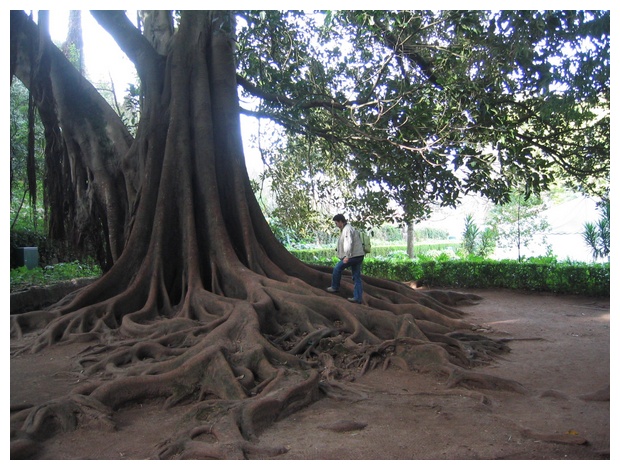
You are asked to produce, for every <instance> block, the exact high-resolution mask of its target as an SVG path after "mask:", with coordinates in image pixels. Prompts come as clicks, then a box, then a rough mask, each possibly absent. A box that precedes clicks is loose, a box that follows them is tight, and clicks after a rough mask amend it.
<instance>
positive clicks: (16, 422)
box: [11, 10, 609, 458]
mask: <svg viewBox="0 0 620 470" xmlns="http://www.w3.org/2000/svg"><path fill="white" fill-rule="evenodd" d="M92 14H93V16H94V17H95V18H96V20H97V21H98V23H99V24H100V25H101V26H102V27H103V28H104V29H105V30H106V31H108V32H109V33H110V34H111V35H112V37H113V38H114V39H115V41H116V42H117V43H118V44H119V46H120V47H121V49H122V50H123V51H124V52H125V53H126V54H127V56H128V57H129V59H130V60H131V61H132V62H133V63H134V64H135V66H136V70H137V73H138V76H139V78H140V92H141V97H140V120H139V123H138V126H137V129H136V131H135V135H134V134H133V133H132V132H130V130H129V128H128V125H127V123H125V122H124V120H123V119H122V118H121V117H119V115H118V114H117V113H116V112H115V110H114V108H113V107H112V106H110V104H109V103H107V102H106V100H105V99H104V98H103V97H102V96H101V94H100V93H98V92H97V90H96V89H95V88H94V87H93V86H92V84H90V83H89V82H88V81H87V80H86V79H85V78H84V77H83V76H82V75H81V74H80V73H79V71H78V70H77V69H76V68H75V66H74V65H72V63H71V62H70V61H69V60H67V58H66V57H65V56H64V55H63V53H62V52H61V51H60V50H59V49H58V48H57V47H55V46H54V45H53V44H52V42H51V40H50V37H49V31H48V29H47V26H46V25H47V18H48V15H47V14H46V13H45V12H40V13H39V21H38V23H35V22H34V21H33V20H32V18H30V17H28V15H26V14H25V13H24V12H23V11H11V79H13V77H17V78H19V80H21V81H22V82H23V83H24V85H25V86H26V87H27V88H28V90H29V91H30V93H31V96H32V101H33V103H34V104H35V106H36V107H37V110H38V112H39V115H40V118H41V123H42V126H43V129H44V136H45V140H46V147H45V157H46V162H47V181H48V182H49V184H50V186H49V188H48V189H47V194H48V195H49V199H48V200H49V201H50V205H51V214H52V217H50V221H51V226H50V231H51V232H52V233H55V234H56V235H57V236H60V235H66V234H68V233H76V234H78V235H79V236H81V237H86V236H88V237H91V238H92V239H93V240H95V241H99V242H100V244H101V246H102V247H103V248H104V251H105V261H106V262H107V263H108V269H107V270H106V272H105V274H104V275H103V276H101V278H99V279H97V280H96V281H95V282H93V283H92V284H90V285H89V286H87V287H84V288H82V289H79V290H77V291H75V292H74V293H72V294H70V295H68V296H67V297H65V298H64V299H62V300H61V301H59V302H57V303H55V304H54V305H51V306H49V307H47V308H45V309H43V310H36V311H32V312H24V313H20V314H16V315H12V316H11V336H12V338H13V341H15V343H12V346H13V344H15V348H14V353H15V354H28V353H32V352H38V351H40V350H42V349H44V348H50V347H54V346H55V345H56V344H57V343H59V342H85V343H87V345H88V347H86V348H85V349H84V350H83V351H82V352H81V353H80V354H79V357H78V358H77V364H76V370H75V371H74V372H75V373H76V374H79V376H80V381H79V383H78V384H76V388H75V389H73V390H71V391H70V393H68V394H67V395H66V396H63V397H60V398H58V399H55V400H51V401H49V402H45V403H40V404H36V405H33V406H31V407H27V408H25V409H20V410H17V411H16V412H15V413H14V414H12V416H11V420H12V429H15V432H14V433H12V435H11V436H12V442H11V449H12V456H15V457H17V456H22V457H23V456H32V455H33V454H34V453H36V451H37V450H38V449H39V448H40V443H41V442H42V441H45V439H48V438H50V436H51V435H53V434H54V433H56V432H63V431H67V430H71V429H75V428H76V427H78V426H83V425H95V426H101V427H103V428H105V429H113V428H114V413H115V411H116V410H118V409H119V408H120V407H123V406H132V405H135V404H136V403H141V402H142V401H144V400H148V401H150V402H156V403H157V404H158V406H161V407H173V406H177V405H179V404H185V405H187V408H186V410H187V411H188V413H187V415H186V416H183V417H180V418H179V423H178V424H179V427H178V433H177V434H175V435H174V436H164V437H163V438H162V439H163V442H161V443H159V446H158V447H157V449H158V450H157V457H160V458H244V457H247V456H249V455H250V456H269V455H274V454H278V453H282V452H285V451H286V449H283V448H281V447H278V448H263V447H261V446H260V442H259V434H260V431H261V430H262V429H263V428H264V427H265V426H268V425H269V424H270V423H272V422H273V421H275V420H277V419H279V418H281V417H283V416H286V415H288V414H290V413H293V412H295V411H296V410H298V409H300V408H301V407H303V406H306V405H307V404H308V403H310V402H312V401H314V400H317V399H319V398H320V397H321V396H324V395H325V394H340V396H342V397H345V398H346V397H351V395H350V394H349V393H351V387H347V383H348V382H350V381H352V380H354V379H355V378H356V377H357V376H359V374H363V373H365V372H366V371H368V370H369V369H371V368H372V367H376V366H377V365H379V364H383V365H384V366H386V367H387V366H389V365H390V364H398V365H399V367H402V368H403V369H405V370H409V371H414V372H432V373H435V374H438V375H442V376H444V377H446V378H447V379H448V380H447V383H448V384H449V386H451V387H459V386H472V387H477V388H495V389H502V390H508V391H513V392H523V391H524V387H523V386H522V385H521V384H519V383H516V382H514V381H512V380H510V379H508V378H500V377H494V376H489V375H487V374H482V373H478V372H476V371H474V370H473V368H474V367H475V366H477V365H480V364H485V363H488V362H489V361H492V360H493V359H494V357H495V356H496V355H497V354H501V353H505V352H507V350H508V348H507V346H506V345H505V344H504V343H503V342H501V341H496V340H492V339H489V338H487V337H485V336H483V335H480V334H478V332H479V330H480V328H479V327H478V326H477V325H475V324H472V323H471V322H469V321H467V320H466V319H464V314H463V312H461V311H460V310H459V309H458V308H457V304H458V303H459V302H462V301H468V302H471V301H476V300H479V298H478V297H477V296H473V295H467V294H459V293H454V292H443V291H435V290H426V289H425V290H423V291H422V290H416V289H412V288H411V287H408V286H406V285H404V284H402V283H398V282H394V281H388V280H383V279H376V278H372V277H368V276H365V277H364V278H363V281H364V298H363V303H362V304H352V303H350V302H347V300H346V297H347V296H350V295H351V292H352V289H353V285H352V282H351V279H350V277H347V278H344V279H343V283H342V285H341V290H340V292H339V293H338V294H331V293H328V292H327V291H326V290H325V289H326V287H327V286H329V284H330V280H331V275H330V273H331V268H330V267H322V266H311V265H308V264H305V263H302V262H301V261H299V260H298V259H296V258H295V257H294V256H293V255H292V254H290V253H289V252H288V251H287V250H286V249H285V248H284V247H283V246H282V244H281V243H280V242H279V241H278V240H277V238H276V237H275V236H274V234H273V232H272V231H271V229H270V227H269V225H268V224H267V222H266V220H265V217H264V216H263V214H262V212H261V210H260V206H259V204H258V202H257V200H256V198H255V196H254V193H253V189H252V185H251V183H250V179H249V176H248V174H247V170H246V168H245V162H244V154H243V143H242V139H241V129H240V123H239V115H240V112H241V111H240V97H239V90H238V88H239V87H241V89H242V90H243V91H242V93H241V94H242V97H241V100H242V101H243V99H244V98H245V96H246V94H247V93H251V94H252V95H253V96H256V97H259V98H260V105H259V106H258V108H257V110H251V111H248V112H252V113H253V114H254V115H260V116H269V117H270V118H271V119H274V120H276V121H277V122H280V123H282V124H284V125H286V126H287V127H288V128H290V129H291V130H292V131H295V132H297V133H301V134H302V135H304V134H305V135H307V136H310V135H312V136H314V137H316V142H317V144H316V145H317V147H318V149H319V151H320V152H322V153H325V154H326V155H329V156H330V158H332V159H333V165H335V166H342V167H344V168H349V169H352V171H351V173H350V174H351V178H352V180H353V182H354V184H355V192H354V193H352V194H354V195H355V196H354V197H355V199H356V200H360V201H374V200H380V198H381V197H383V196H381V195H382V194H389V197H391V198H394V199H395V200H396V201H397V202H398V203H399V204H401V205H402V206H403V207H404V208H405V209H406V210H407V211H408V212H409V213H410V214H413V215H415V214H418V213H419V212H420V210H421V209H420V208H421V207H422V208H423V207H424V204H425V202H426V201H428V200H435V199H440V200H442V201H444V202H445V203H451V202H452V201H456V199H457V198H458V195H459V194H460V193H461V192H463V191H478V192H483V193H485V194H487V195H489V196H491V197H495V198H499V199H501V197H502V194H503V193H504V192H505V191H506V190H507V189H508V188H509V187H510V185H511V184H512V183H513V182H515V181H517V180H525V181H526V183H529V186H528V187H529V188H530V190H531V191H535V190H536V189H537V188H538V187H542V186H544V184H546V182H547V181H549V180H550V178H551V176H552V171H551V168H553V167H554V166H553V165H552V164H551V160H553V159H556V160H557V161H559V162H565V163H566V164H567V166H566V167H562V168H563V171H564V170H568V169H570V165H568V163H571V161H570V157H574V158H575V159H577V161H580V159H582V158H584V157H583V154H582V153H581V152H582V151H583V150H584V149H585V148H587V149H589V150H590V154H588V155H589V156H591V157H592V169H593V170H594V169H597V170H600V169H603V170H604V167H605V165H606V164H607V166H608V155H607V160H605V157H604V155H603V154H602V153H597V152H598V151H599V150H600V148H599V147H600V146H599V144H600V142H598V140H596V139H595V137H596V135H595V134H596V133H597V132H602V133H604V129H605V122H607V123H608V122H609V114H608V112H607V114H605V112H604V108H605V106H604V105H605V103H606V102H607V103H608V99H607V101H605V99H606V98H605V97H607V98H608V96H609V86H608V82H605V80H608V75H607V78H606V76H605V73H606V70H608V67H607V68H606V67H602V70H601V71H600V73H599V69H597V68H596V67H593V68H592V70H594V71H595V72H596V73H594V72H592V73H590V77H594V78H593V79H590V80H587V81H584V82H583V83H581V82H579V83H577V82H575V84H573V85H572V86H570V87H566V88H565V89H559V88H558V87H559V86H560V85H561V80H560V79H561V78H562V77H564V72H562V71H565V70H569V71H570V72H571V73H572V72H574V71H573V70H572V68H570V67H568V66H567V67H560V68H559V69H558V70H555V69H554V68H553V67H551V66H549V67H546V65H544V64H550V62H549V60H550V58H552V56H554V54H557V50H556V48H557V46H558V45H559V44H565V41H563V40H560V37H563V36H566V37H568V38H573V39H575V40H576V41H577V42H576V43H575V44H576V45H575V46H574V47H575V51H580V49H579V48H578V47H577V46H579V47H581V46H583V47H585V45H584V44H582V43H581V40H583V41H585V39H586V38H589V41H587V42H591V43H592V44H594V45H595V46H593V47H594V49H596V50H597V51H599V52H600V51H601V50H602V51H603V52H602V54H603V55H604V50H605V44H607V51H608V19H609V15H608V13H605V12H599V13H596V12H595V13H581V12H576V13H570V12H569V13H567V12H542V13H541V12H500V13H495V14H492V15H491V14H488V13H485V12H439V13H431V12H422V13H420V12H396V13H388V12H381V13H379V12H344V13H331V14H323V15H321V18H322V23H321V24H319V23H316V19H317V18H316V17H315V18H314V19H313V18H312V17H311V16H309V15H306V14H303V13H301V12H248V13H244V14H241V13H238V14H233V13H232V12H231V11H207V10H204V11H203V10H201V11H181V12H177V13H176V14H173V12H171V11H165V12H154V11H143V12H141V14H140V18H142V23H141V24H140V25H139V27H136V26H135V25H134V24H133V23H132V22H131V21H129V19H128V18H127V16H126V15H125V14H124V12H121V11H107V10H106V11H93V12H92ZM539 19H540V21H539ZM237 21H239V23H238V22H237ZM442 21H443V23H441V22H442ZM491 21H493V22H494V24H495V25H496V26H494V28H491V29H490V30H492V31H494V34H492V35H491V36H492V37H493V38H495V42H496V43H497V44H495V45H494V46H493V47H490V48H489V49H484V48H478V45H479V43H482V42H483V41H482V38H483V37H485V32H484V29H480V28H481V25H487V26H488V25H490V24H491ZM243 22H245V23H243ZM438 23H440V24H442V26H441V27H436V25H437V24H438ZM237 25H239V26H240V27H241V28H240V30H238V28H237ZM601 25H602V26H601ZM596 26H598V28H599V29H597V28H596ZM541 28H542V29H541ZM582 28H583V30H582ZM566 31H568V33H567V32H566ZM593 31H596V32H598V33H599V34H594V33H593ZM606 31H607V32H606ZM310 32H318V33H320V34H318V35H310V34H309V33H310ZM340 32H347V36H346V37H347V38H348V39H347V41H345V40H343V39H342V38H343V37H344V36H342V35H341V34H340ZM526 32H527V34H525V33H526ZM486 34H487V35H488V31H487V33H486ZM547 36H549V39H545V38H546V37H547ZM453 38H454V39H453ZM528 38H529V42H528V41H526V39H528ZM450 40H452V41H453V43H454V44H452V43H451V42H450ZM321 43H322V44H325V45H329V47H328V48H320V47H318V44H321ZM506 43H508V44H512V48H513V49H511V48H508V49H506V47H505V44H506ZM420 44H424V46H420ZM523 44H529V45H530V46H532V45H533V47H531V48H529V49H528V48H523V47H521V46H522V45H523ZM340 51H342V53H341V52H340ZM385 51H387V52H385ZM524 51H529V52H524ZM554 51H555V52H554ZM583 51H585V52H584V57H585V58H586V59H587V57H588V54H589V53H590V49H588V48H587V47H585V49H583ZM489 52H491V53H497V54H500V53H503V54H504V53H510V54H509V55H508V57H509V58H510V59H509V60H506V61H499V62H497V64H496V62H495V61H485V60H483V59H484V58H487V57H489V55H488V54H489ZM491 56H492V54H491ZM501 57H503V56H501ZM388 59H389V60H388ZM543 59H544V60H546V61H547V62H544V64H543V65H541V63H542V62H541V61H542V60H543ZM584 60H585V59H584ZM594 62H596V63H599V62H598V61H594ZM578 63H579V64H581V62H578ZM584 63H586V64H588V63H589V62H588V61H587V60H585V62H584ZM515 64H517V65H515ZM541 66H542V67H543V69H542V71H540V70H538V69H537V67H541ZM504 68H505V69H504ZM584 68H585V66H584ZM577 69H579V67H577ZM546 73H549V74H551V76H552V77H553V78H554V79H555V81H554V80H548V79H547V78H548V77H547V75H545V74H546ZM567 73H568V72H567ZM574 73H577V72H574ZM520 74H522V75H523V76H520ZM545 77H547V78H545ZM560 88H561V87H560ZM556 90H557V91H556ZM437 93H438V94H437ZM569 95H572V99H571V100H570V101H569V100H568V99H567V98H566V97H567V96H569ZM575 99H577V100H578V104H576V102H575V101H574V100H575ZM546 106H548V107H546ZM598 106H600V107H602V108H603V111H602V112H601V115H596V113H595V112H594V110H598ZM558 109H559V110H562V111H564V113H563V114H562V113H558V112H557V111H558ZM607 109H608V108H607ZM545 110H546V111H547V112H548V113H543V111H545ZM597 118H598V120H597ZM563 120H567V121H568V120H569V121H570V122H571V123H572V124H571V125H573V124H574V125H573V127H572V132H571V134H570V136H571V138H570V139H563V140H561V141H559V142H560V143H559V144H557V145H555V144H556V140H557V139H556V137H559V135H558V134H555V135H551V132H552V130H553V129H554V127H553V126H552V124H558V123H561V122H563ZM546 123H548V124H549V125H546ZM500 124H501V125H500ZM586 124H589V127H587V126H586ZM586 127H587V128H588V129H589V130H590V132H585V131H584V129H585V128H586ZM565 130H566V128H565ZM496 139H499V140H498V142H499V143H495V144H493V143H494V142H496ZM500 144H501V145H500ZM551 144H554V146H553V147H551ZM602 146H603V147H605V143H604V142H603V145H602ZM607 146H608V140H607ZM543 148H544V149H547V150H548V149H552V150H553V151H552V152H550V153H543ZM595 151H596V152H595ZM327 152H329V153H327ZM606 162H607V163H606ZM572 163H574V162H572ZM582 167H583V165H582ZM407 175H408V176H407ZM366 205H367V206H368V207H370V206H371V205H372V204H371V203H367V204H366ZM360 207H361V208H360V209H359V210H360V211H363V205H362V206H360ZM362 214H363V212H362Z"/></svg>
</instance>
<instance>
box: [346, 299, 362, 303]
mask: <svg viewBox="0 0 620 470" xmlns="http://www.w3.org/2000/svg"><path fill="white" fill-rule="evenodd" d="M347 300H348V301H349V302H353V303H354V304H361V303H362V301H361V300H355V299H354V298H353V297H349V298H348V299H347Z"/></svg>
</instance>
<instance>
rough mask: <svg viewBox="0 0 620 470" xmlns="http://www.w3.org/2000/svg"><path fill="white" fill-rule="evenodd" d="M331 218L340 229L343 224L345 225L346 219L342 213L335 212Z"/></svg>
mask: <svg viewBox="0 0 620 470" xmlns="http://www.w3.org/2000/svg"><path fill="white" fill-rule="evenodd" d="M332 220H333V221H334V222H336V226H337V227H338V228H339V229H340V230H342V229H343V227H344V226H345V225H347V219H346V218H345V216H344V215H342V214H336V215H335V216H334V218H333V219H332Z"/></svg>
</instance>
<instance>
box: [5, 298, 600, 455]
mask: <svg viewBox="0 0 620 470" xmlns="http://www.w3.org/2000/svg"><path fill="white" fill-rule="evenodd" d="M466 292H472V293H476V294H478V295H481V296H482V297H484V300H483V301H482V302H481V303H480V304H478V305H473V306H462V307H461V309H462V310H464V311H466V312H468V314H469V318H468V319H470V320H471V321H472V322H474V323H477V324H479V325H483V326H485V327H487V328H488V333H486V335H488V336H490V337H493V338H505V339H508V340H510V341H509V342H508V344H509V346H510V348H511V349H512V351H511V352H510V353H509V354H507V355H505V356H502V357H501V358H500V359H499V360H498V361H497V362H495V363H493V364H491V365H489V366H486V367H484V368H479V369H478V371H479V372H485V373H490V374H495V375H498V376H500V377H506V378H510V379H513V380H517V381H518V382H520V383H521V384H522V385H523V386H524V387H525V389H526V390H527V392H526V393H525V394H518V393H509V392H503V391H494V390H467V389H462V388H456V389H450V388H448V387H447V383H446V382H447V381H446V378H445V377H440V376H435V375H433V374H418V373H411V372H405V371H403V370H400V369H399V368H397V367H396V366H391V367H389V368H387V369H386V370H374V371H371V372H370V373H368V374H366V375H365V376H363V377H361V378H360V379H359V380H357V381H356V382H355V388H356V391H357V393H358V396H357V398H356V399H354V400H353V401H352V400H351V397H350V396H349V397H348V398H347V399H338V398H324V399H322V400H320V401H318V402H316V403H314V404H312V405H310V406H309V407H307V408H305V409H303V410H301V411H300V412H297V413H295V414H293V415H292V416H289V417H288V418H285V419H283V420H282V421H280V422H278V423H276V424H275V425H274V426H272V427H271V428H268V429H267V430H265V432H264V433H263V434H261V436H260V444H263V445H265V446H281V445H284V446H286V447H287V448H288V449H289V450H288V452H287V453H286V454H283V455H281V456H279V457H276V458H277V459H290V460H299V459H354V460H357V459H390V460H396V459H463V460H472V459H510V460H520V459H543V460H546V459H566V460H569V459H570V460H585V459H588V460H605V459H609V458H610V328H609V327H610V323H609V320H610V305H609V299H601V298H588V297H578V296H556V295H550V294H538V293H523V292H514V291H509V290H467V291H466ZM18 346H19V342H18V341H17V340H12V341H11V348H15V347H18ZM83 348H85V345H84V344H81V345H75V344H74V345H57V346H54V347H51V348H49V349H48V350H44V351H42V352H41V353H37V354H27V355H22V356H17V357H12V358H11V360H10V368H11V370H10V372H11V391H10V397H11V408H12V409H15V408H19V407H21V406H24V405H26V404H39V403H43V402H45V401H47V400H50V399H53V398H54V397H57V396H62V395H63V394H65V393H67V392H68V391H69V390H71V389H72V388H73V387H74V386H75V385H76V375H75V374H74V373H73V372H75V367H76V366H75V355H76V354H77V353H78V352H79V351H80V350H82V349H83ZM160 405H161V403H158V402H152V403H151V402H147V403H140V404H135V405H134V406H132V407H128V408H124V409H121V410H119V411H118V412H116V413H115V415H114V419H115V421H116V423H117V430H115V431H101V430H89V429H81V430H78V431H74V432H68V433H65V434H60V435H58V436H56V437H54V438H53V439H51V440H49V441H46V442H45V445H44V446H42V448H41V449H40V451H39V452H38V453H37V454H36V458H38V459H147V458H151V457H152V456H153V455H156V454H157V445H158V444H159V443H161V442H162V441H164V440H165V439H166V437H167V436H169V435H172V434H173V433H174V431H175V429H176V428H177V426H178V425H180V423H181V422H182V420H183V407H176V408H173V409H171V410H162V409H161V406H160Z"/></svg>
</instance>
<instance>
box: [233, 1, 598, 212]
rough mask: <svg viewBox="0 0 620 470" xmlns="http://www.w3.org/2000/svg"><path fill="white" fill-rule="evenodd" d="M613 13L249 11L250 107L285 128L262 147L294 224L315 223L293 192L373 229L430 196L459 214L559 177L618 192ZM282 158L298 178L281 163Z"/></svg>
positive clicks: (245, 47)
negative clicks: (468, 203)
mask: <svg viewBox="0 0 620 470" xmlns="http://www.w3.org/2000/svg"><path fill="white" fill-rule="evenodd" d="M609 18H610V16H609V12H608V11H588V12H586V11H536V10H527V11H521V10H520V11H495V12H489V11H482V10H465V11H462V10H458V11H457V10H449V11H398V12H387V11H346V12H345V11H343V12H328V13H326V14H314V15H306V14H302V13H301V12H287V13H285V14H282V13H281V12H275V11H270V12H250V13H247V14H244V15H243V20H244V23H243V27H242V29H241V34H240V38H239V45H240V47H239V51H238V57H239V70H240V74H241V75H242V76H241V77H240V83H241V84H242V86H243V88H244V90H246V91H247V92H252V93H253V92H255V91H256V89H257V88H258V89H260V91H261V93H260V94H258V97H259V98H260V100H259V101H258V104H257V105H256V106H255V107H251V106H249V105H246V106H245V110H244V112H246V114H248V115H253V116H256V117H264V118H269V119H270V120H272V121H274V122H276V123H278V124H280V125H281V126H282V129H283V131H282V132H281V133H280V135H281V136H282V137H281V142H279V141H278V140H277V139H276V140H274V139H273V136H272V137H271V139H270V141H269V143H270V144H272V145H270V146H265V148H263V149H262V150H263V156H264V158H265V160H266V162H267V163H270V164H273V165H274V166H270V167H269V170H268V171H267V174H266V175H265V176H267V177H269V178H272V179H273V187H274V188H275V189H276V190H277V191H282V192H281V194H280V195H279V197H280V198H281V203H280V206H279V207H281V208H282V207H287V208H288V213H287V219H285V221H286V220H292V219H295V218H296V217H297V215H298V214H299V216H301V217H304V216H306V215H307V214H305V213H304V212H303V211H297V212H296V211H295V210H294V209H293V208H294V207H297V206H296V205H295V204H296V198H297V197H298V196H299V195H298V194H297V195H294V194H291V193H290V191H291V188H299V189H306V190H307V189H310V188H311V190H312V194H313V196H315V197H318V198H319V199H322V200H326V201H327V200H329V201H332V200H334V199H336V200H337V201H338V206H337V207H340V208H346V211H348V213H349V215H350V219H352V220H357V221H360V222H364V223H374V224H377V223H378V222H381V221H385V220H387V219H399V220H406V221H409V220H418V219H420V218H424V217H425V216H426V215H427V214H428V212H429V210H430V204H431V203H438V204H441V205H448V206H452V205H455V204H457V203H458V201H459V199H460V198H461V196H462V195H464V194H467V193H479V194H482V195H485V196H487V197H489V198H491V199H492V200H493V201H496V202H506V201H507V200H508V198H509V193H510V190H511V189H512V188H515V187H523V188H524V190H525V195H526V196H529V195H530V194H532V193H539V192H540V191H543V190H545V189H547V188H548V187H549V185H550V184H551V183H552V182H553V181H558V180H562V181H564V182H565V183H566V184H568V185H571V186H573V187H576V188H578V189H580V190H582V191H585V192H588V193H589V194H594V195H597V196H603V195H604V194H606V191H607V190H608V185H609V141H610V140H609V135H610V133H609V122H610V101H609V97H610V81H609V64H610V62H609V57H610V56H609ZM265 33H266V34H267V36H265ZM266 37H268V39H266ZM254 96H256V93H254ZM250 103H254V104H256V103H257V101H251V102H250ZM262 128H263V127H262ZM264 128H267V126H266V125H265V126H264ZM284 129H285V130H284ZM269 132H273V128H269ZM300 134H301V135H302V136H305V137H303V138H299V137H298V136H299V135H300ZM310 136H313V137H310ZM274 146H275V148H274ZM280 147H283V148H284V150H281V149H280ZM282 165H287V166H288V170H287V171H280V170H275V169H274V167H275V166H278V167H281V166H282ZM294 169H297V171H294ZM286 191H289V193H288V194H287V193H286ZM302 199H303V198H302ZM391 201H393V202H395V203H396V205H394V204H390V202H391ZM300 202H301V203H302V204H306V205H307V201H305V200H304V201H300Z"/></svg>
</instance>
